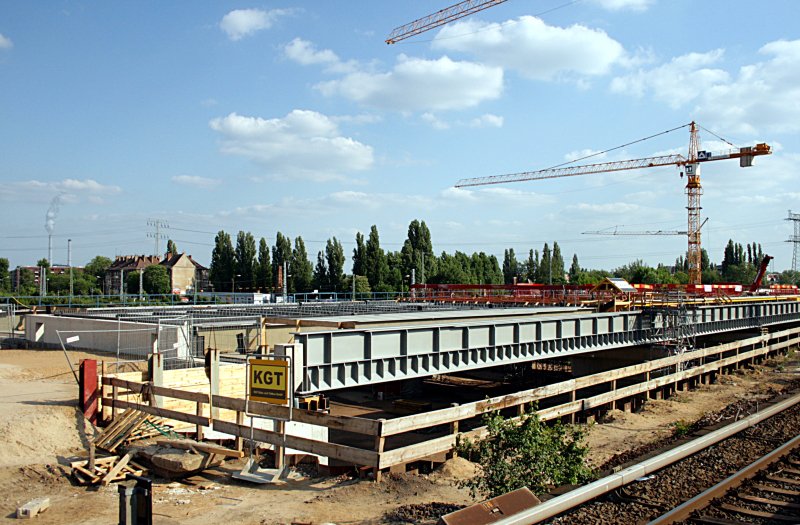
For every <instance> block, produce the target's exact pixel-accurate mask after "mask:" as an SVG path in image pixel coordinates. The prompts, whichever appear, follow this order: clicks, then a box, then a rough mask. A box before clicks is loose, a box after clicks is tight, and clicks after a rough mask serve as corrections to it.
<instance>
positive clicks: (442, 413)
mask: <svg viewBox="0 0 800 525" xmlns="http://www.w3.org/2000/svg"><path fill="white" fill-rule="evenodd" d="M754 339H760V337H758V338H754ZM798 341H800V338H798ZM736 343H739V342H734V343H728V344H724V345H720V346H719V347H712V348H710V349H709V348H706V349H702V350H698V351H697V352H692V353H687V354H683V355H681V356H672V357H668V358H664V359H658V360H654V361H649V362H648V363H643V364H639V365H633V366H628V367H624V368H621V369H616V370H611V371H609V372H602V373H599V374H593V375H590V376H584V377H582V378H577V379H570V380H568V381H562V382H560V383H554V384H552V385H548V386H545V387H539V388H534V389H532V390H526V391H523V392H518V393H516V394H508V395H505V396H499V397H494V398H490V399H487V400H483V401H476V402H473V403H465V404H463V405H460V406H458V407H452V408H443V409H440V410H434V411H431V412H426V413H424V414H414V415H412V416H405V417H400V418H395V419H391V420H388V421H386V423H385V424H384V426H383V435H384V436H391V435H395V434H400V433H403V432H410V431H413V430H418V429H421V428H427V427H432V426H436V425H441V424H448V423H451V422H453V421H457V420H460V419H468V418H471V417H476V416H479V415H481V414H484V413H486V412H490V411H492V410H499V409H502V408H508V407H513V406H517V405H520V404H523V403H529V402H532V401H537V400H539V399H544V398H547V397H553V396H557V395H561V394H566V393H570V392H573V391H574V390H577V389H581V388H586V387H588V386H594V385H599V384H603V383H607V382H609V381H614V380H616V379H619V378H623V377H628V376H631V375H639V374H645V373H647V372H648V371H652V370H657V369H660V368H665V367H666V366H670V365H675V364H677V363H680V362H683V361H690V360H694V359H698V358H700V357H702V355H705V356H708V355H714V354H717V353H722V352H726V351H729V350H732V349H734V348H736V347H738V346H740V345H738V344H736ZM712 350H713V351H712ZM768 351H772V350H770V348H757V349H755V350H752V351H749V352H745V353H740V354H739V356H732V357H729V358H724V359H720V360H716V361H711V362H709V363H707V364H705V365H703V366H701V367H696V368H690V369H688V370H686V371H684V372H682V373H679V374H678V375H677V376H676V375H675V374H671V375H669V376H663V377H662V378H658V380H656V383H655V384H657V386H663V385H666V384H668V383H671V382H675V381H676V380H682V379H685V378H687V377H693V376H695V375H699V374H701V373H707V372H709V371H712V370H717V369H718V368H720V367H721V366H725V365H727V364H733V363H735V362H736V361H739V360H744V359H749V358H751V357H755V356H758V355H762V354H766V353H767V352H768ZM701 354H702V355H701ZM665 378H667V379H665ZM640 385H647V386H643V387H637V386H633V387H626V388H624V389H620V390H617V393H616V394H615V393H607V394H604V395H603V397H600V396H595V398H597V400H596V402H593V403H592V404H590V405H587V406H586V408H592V407H595V406H598V405H599V404H605V403H610V402H612V401H615V400H617V399H621V398H624V397H630V396H631V395H635V394H638V393H642V392H645V391H647V390H648V389H652V388H654V387H655V386H650V384H648V383H640ZM617 394H618V395H617ZM595 398H589V399H595ZM601 400H602V401H601ZM554 408H555V407H554ZM568 414H569V412H566V413H562V414H561V415H568Z"/></svg>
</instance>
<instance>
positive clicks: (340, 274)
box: [325, 237, 344, 292]
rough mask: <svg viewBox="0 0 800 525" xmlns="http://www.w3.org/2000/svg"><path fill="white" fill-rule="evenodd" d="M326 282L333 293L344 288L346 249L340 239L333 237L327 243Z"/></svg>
mask: <svg viewBox="0 0 800 525" xmlns="http://www.w3.org/2000/svg"><path fill="white" fill-rule="evenodd" d="M325 271H326V276H325V280H326V281H327V283H328V287H329V288H330V289H331V291H334V292H338V291H340V290H342V289H343V288H344V248H343V247H342V243H341V242H339V239H337V238H336V237H333V238H332V239H328V242H327V243H325Z"/></svg>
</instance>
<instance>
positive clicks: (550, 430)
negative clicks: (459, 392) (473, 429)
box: [458, 409, 592, 498]
mask: <svg viewBox="0 0 800 525" xmlns="http://www.w3.org/2000/svg"><path fill="white" fill-rule="evenodd" d="M483 421H484V423H485V424H486V427H487V430H488V432H489V435H488V437H487V438H486V439H484V440H482V441H478V442H471V441H466V442H464V443H463V444H461V445H460V446H459V448H458V452H459V454H460V455H463V456H464V457H465V458H467V459H469V460H471V461H475V462H477V463H478V464H479V465H480V466H481V472H480V473H479V474H478V475H477V476H475V477H474V478H472V479H469V480H465V481H463V482H462V486H465V487H468V488H469V489H470V492H471V494H472V496H473V497H477V496H478V495H482V496H484V497H487V498H493V497H496V496H499V495H501V494H505V493H507V492H510V491H512V490H516V489H519V488H522V487H528V488H529V489H530V490H531V491H533V492H534V493H542V492H545V491H547V490H548V489H549V488H551V487H554V486H559V485H565V484H572V483H582V482H584V481H587V480H589V479H591V477H592V470H591V469H590V468H589V467H588V466H587V465H586V463H585V460H586V454H587V452H588V451H589V448H588V446H586V445H585V443H584V439H585V432H586V431H585V430H584V429H582V428H580V427H577V426H575V425H564V424H562V423H561V422H556V423H554V424H552V425H547V424H545V423H543V422H542V421H541V420H540V419H539V416H538V414H537V413H536V410H535V409H531V410H530V411H528V412H526V413H525V414H523V415H522V416H521V417H520V418H519V419H518V420H515V419H506V418H504V417H503V416H502V415H500V413H499V412H491V413H488V414H485V415H484V417H483Z"/></svg>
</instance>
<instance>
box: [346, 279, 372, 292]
mask: <svg viewBox="0 0 800 525" xmlns="http://www.w3.org/2000/svg"><path fill="white" fill-rule="evenodd" d="M355 278H356V293H357V294H360V293H370V292H371V291H372V289H371V288H370V287H369V280H368V279H367V276H366V275H356V276H355ZM345 285H346V287H347V290H345V292H344V293H350V292H352V291H353V276H352V275H348V276H346V277H345Z"/></svg>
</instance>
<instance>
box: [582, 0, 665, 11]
mask: <svg viewBox="0 0 800 525" xmlns="http://www.w3.org/2000/svg"><path fill="white" fill-rule="evenodd" d="M592 3H593V4H597V5H599V6H600V7H602V8H603V9H607V10H609V11H622V10H624V9H630V10H631V11H646V10H647V9H648V8H649V7H650V6H651V5H653V4H654V3H655V0H592Z"/></svg>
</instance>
